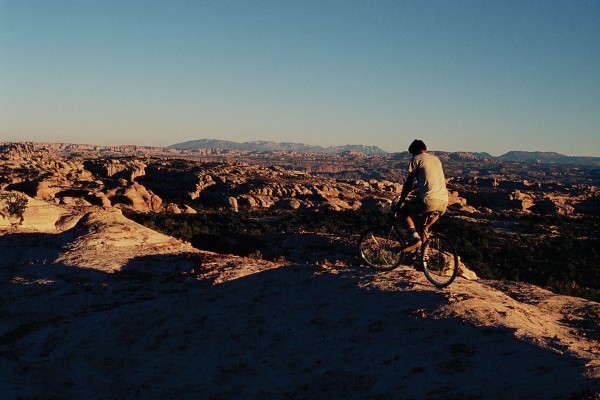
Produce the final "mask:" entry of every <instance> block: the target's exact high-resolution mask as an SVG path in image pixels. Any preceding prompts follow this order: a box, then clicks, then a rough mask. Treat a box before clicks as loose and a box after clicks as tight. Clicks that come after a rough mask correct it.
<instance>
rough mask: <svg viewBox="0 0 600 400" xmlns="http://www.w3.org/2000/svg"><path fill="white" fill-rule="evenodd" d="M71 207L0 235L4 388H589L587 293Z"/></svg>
mask: <svg viewBox="0 0 600 400" xmlns="http://www.w3.org/2000/svg"><path fill="white" fill-rule="evenodd" d="M69 212H70V211H69ZM69 212H67V211H65V213H64V214H61V213H58V212H57V213H56V214H53V215H54V217H56V218H55V221H54V224H50V222H49V221H50V220H51V219H52V218H54V217H52V218H48V219H47V220H46V223H45V225H44V226H46V227H47V228H48V229H45V230H41V229H37V230H34V229H33V227H30V228H31V229H28V228H27V227H23V228H22V229H19V230H18V231H15V230H11V229H9V228H4V230H3V232H2V235H1V236H0V252H1V254H2V258H1V260H0V316H1V318H0V397H1V398H2V399H50V398H56V399H84V398H85V399H123V398H143V399H166V398H179V399H199V398H204V399H231V398H238V399H242V398H243V399H247V398H280V399H305V398H309V399H312V398H349V399H396V398H400V399H425V398H427V399H594V398H596V399H597V398H598V393H600V347H599V339H600V328H599V324H598V322H599V320H600V304H598V303H595V302H591V301H586V300H582V299H579V298H573V297H567V296H559V295H555V294H553V293H551V292H548V291H545V290H542V289H540V288H537V287H535V286H532V285H526V284H520V283H508V282H498V281H485V280H479V281H469V280H465V279H462V278H459V279H457V281H455V283H453V284H452V286H450V287H449V288H447V289H445V290H438V289H435V288H434V287H433V286H431V285H430V284H429V283H428V282H427V281H426V279H425V277H424V276H423V275H422V273H420V272H418V271H416V270H414V269H413V268H411V267H408V266H401V267H400V268H398V269H397V270H395V271H390V272H386V273H375V272H373V271H371V270H369V269H367V268H365V267H362V266H358V265H342V264H339V265H338V264H335V263H334V264H331V265H329V264H328V265H320V266H319V265H313V264H309V263H306V264H302V263H290V262H281V263H276V262H270V261H265V260H257V259H251V258H242V257H235V256H229V255H219V254H215V253H210V252H203V251H199V250H196V249H194V248H192V247H191V246H190V245H189V244H187V243H184V242H182V241H179V240H177V239H174V238H171V237H168V236H165V235H162V234H159V233H156V232H154V231H152V230H149V229H147V228H144V227H142V226H140V225H138V224H136V223H134V222H131V221H129V220H128V219H126V218H125V217H123V215H121V213H120V212H119V211H117V210H100V209H98V210H97V211H92V212H89V213H85V214H81V215H71V214H69ZM67 214H68V215H70V218H71V221H73V223H72V225H71V226H69V227H68V226H63V225H60V224H58V226H62V228H61V229H58V228H56V226H57V224H56V222H57V221H58V220H60V219H61V217H62V216H63V215H67ZM63 219H64V218H63ZM332 259H334V257H332Z"/></svg>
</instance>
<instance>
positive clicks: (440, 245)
mask: <svg viewBox="0 0 600 400" xmlns="http://www.w3.org/2000/svg"><path fill="white" fill-rule="evenodd" d="M421 263H422V264H421V265H422V266H423V271H424V272H425V276H426V277H427V279H428V280H429V282H431V283H432V284H433V285H434V286H437V287H439V288H442V287H445V286H448V285H450V284H451V283H452V282H453V281H454V279H455V278H456V276H457V275H458V269H459V264H458V254H457V253H456V250H455V248H454V245H453V244H452V243H451V242H450V240H448V238H446V237H445V236H444V235H442V234H439V233H432V234H431V236H429V238H428V239H427V240H426V241H425V243H424V244H423V246H422V247H421Z"/></svg>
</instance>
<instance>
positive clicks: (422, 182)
mask: <svg viewBox="0 0 600 400" xmlns="http://www.w3.org/2000/svg"><path fill="white" fill-rule="evenodd" d="M408 151H409V152H410V154H412V158H411V160H410V163H409V165H408V177H407V178H406V182H404V185H403V186H402V192H401V194H400V200H399V201H398V203H397V204H398V205H399V206H400V208H399V209H398V214H397V215H398V217H399V218H401V219H404V221H405V222H406V225H407V227H408V230H409V231H410V235H411V238H410V239H409V242H408V245H407V246H406V247H405V248H404V249H402V251H403V252H409V251H412V250H414V249H416V248H417V247H419V246H420V245H421V244H422V241H421V237H420V236H419V233H418V232H417V230H416V228H415V223H414V221H413V217H416V216H420V215H422V214H424V213H435V212H437V213H439V214H438V216H439V215H441V214H443V213H445V212H446V207H447V206H448V190H447V189H446V179H445V177H444V170H443V168H442V163H441V161H440V159H439V158H437V157H436V156H434V155H432V154H429V153H427V146H426V145H425V143H424V142H423V141H422V140H418V139H415V140H414V141H413V142H412V143H411V144H410V146H409V147H408ZM415 181H416V183H417V187H416V188H414V187H413V184H414V183H415ZM414 190H418V192H417V196H416V197H414V198H412V199H410V200H409V201H406V198H407V196H408V195H409V194H410V193H411V192H412V191H414ZM435 221H437V217H434V218H430V219H428V220H427V221H426V223H425V226H424V227H423V235H427V230H428V229H429V227H431V225H433V223H434V222H435ZM424 239H425V238H424Z"/></svg>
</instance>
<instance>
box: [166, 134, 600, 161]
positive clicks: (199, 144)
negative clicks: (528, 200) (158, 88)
mask: <svg viewBox="0 0 600 400" xmlns="http://www.w3.org/2000/svg"><path fill="white" fill-rule="evenodd" d="M168 148H171V149H179V150H182V149H202V148H215V149H226V150H240V151H257V152H262V151H303V152H314V153H326V154H338V153H344V152H348V151H359V152H361V153H364V154H368V155H384V154H388V152H386V151H385V150H382V149H380V148H379V147H377V146H365V145H356V144H355V145H344V146H330V147H321V146H311V145H307V144H303V143H290V142H283V143H278V142H273V141H265V140H257V141H252V142H243V143H239V142H232V141H228V140H218V139H198V140H190V141H187V142H182V143H176V144H173V145H171V146H169V147H168ZM460 154H464V155H466V154H468V155H470V156H471V157H474V158H495V159H500V160H504V161H514V162H527V163H550V164H581V165H600V157H582V156H566V155H563V154H559V153H554V152H543V151H509V152H508V153H506V154H503V155H501V156H498V157H495V156H492V155H490V154H488V153H478V152H468V153H467V152H463V153H460Z"/></svg>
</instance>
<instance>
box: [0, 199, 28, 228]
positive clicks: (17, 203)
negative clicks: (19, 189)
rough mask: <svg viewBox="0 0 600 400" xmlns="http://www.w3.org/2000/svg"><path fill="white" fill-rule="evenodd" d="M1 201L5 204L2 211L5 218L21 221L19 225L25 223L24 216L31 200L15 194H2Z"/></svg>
mask: <svg viewBox="0 0 600 400" xmlns="http://www.w3.org/2000/svg"><path fill="white" fill-rule="evenodd" d="M0 200H1V201H2V202H3V203H4V204H3V205H2V208H1V209H0V213H1V214H2V217H3V218H6V217H13V218H18V219H19V224H22V223H23V214H24V213H25V210H26V209H27V203H28V202H29V200H28V199H27V197H26V196H24V195H22V194H20V193H15V192H3V193H0Z"/></svg>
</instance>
